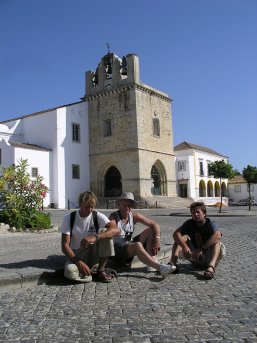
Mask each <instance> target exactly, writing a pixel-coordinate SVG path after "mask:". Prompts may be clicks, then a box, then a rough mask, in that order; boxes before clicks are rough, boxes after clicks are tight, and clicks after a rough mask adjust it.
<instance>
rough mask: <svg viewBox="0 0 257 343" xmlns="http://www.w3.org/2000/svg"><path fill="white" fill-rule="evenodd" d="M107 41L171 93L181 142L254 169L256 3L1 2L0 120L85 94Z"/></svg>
mask: <svg viewBox="0 0 257 343" xmlns="http://www.w3.org/2000/svg"><path fill="white" fill-rule="evenodd" d="M107 42H108V43H109V44H110V46H111V50H112V51H113V52H114V53H115V54H117V55H118V56H120V57H122V56H123V55H126V54H128V53H136V54H137V55H138V56H139V58H140V70H141V80H142V81H143V82H144V83H146V84H148V85H150V86H152V87H154V88H157V89H159V90H161V91H164V92H166V93H168V95H169V96H170V98H172V99H173V102H172V112H173V129H174V144H175V145H176V144H179V143H181V142H182V141H188V142H191V143H194V144H199V145H203V146H206V147H209V148H212V149H214V150H216V151H218V152H219V153H221V154H223V155H225V156H228V157H229V159H230V163H231V164H232V165H233V167H234V168H236V169H238V170H239V171H240V172H241V171H242V169H243V168H244V167H246V166H247V165H248V164H250V165H252V166H257V0H159V1H155V0H130V1H120V0H119V1H118V0H108V1H102V0H101V1H100V0H94V1H91V0H88V1H87V0H0V121H3V120H6V119H11V118H15V117H18V116H23V115H26V114H30V113H34V112H38V111H41V110H45V109H48V108H52V107H57V106H61V105H64V104H68V103H72V102H76V101H79V100H80V98H81V97H82V96H83V95H84V94H85V80H84V73H85V71H87V70H95V69H96V67H97V64H98V63H99V61H100V59H101V57H102V56H103V55H105V54H106V52H107V47H106V43H107Z"/></svg>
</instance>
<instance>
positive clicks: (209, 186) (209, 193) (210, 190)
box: [207, 181, 213, 197]
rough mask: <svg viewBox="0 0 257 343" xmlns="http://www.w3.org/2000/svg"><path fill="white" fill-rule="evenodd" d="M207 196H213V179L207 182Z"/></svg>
mask: <svg viewBox="0 0 257 343" xmlns="http://www.w3.org/2000/svg"><path fill="white" fill-rule="evenodd" d="M207 196H208V197H213V184H212V182H211V181H208V183H207Z"/></svg>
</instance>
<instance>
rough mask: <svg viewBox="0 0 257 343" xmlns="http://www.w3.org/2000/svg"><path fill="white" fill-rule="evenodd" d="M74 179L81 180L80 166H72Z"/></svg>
mask: <svg viewBox="0 0 257 343" xmlns="http://www.w3.org/2000/svg"><path fill="white" fill-rule="evenodd" d="M72 179H73V180H80V165H79V164H72Z"/></svg>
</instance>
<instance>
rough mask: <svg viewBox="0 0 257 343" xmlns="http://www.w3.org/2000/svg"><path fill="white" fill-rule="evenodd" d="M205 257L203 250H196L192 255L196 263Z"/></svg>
mask: <svg viewBox="0 0 257 343" xmlns="http://www.w3.org/2000/svg"><path fill="white" fill-rule="evenodd" d="M202 255H203V251H202V249H201V248H198V249H195V250H194V251H193V253H192V258H193V259H194V260H196V261H198V260H199V259H200V258H201V256H202Z"/></svg>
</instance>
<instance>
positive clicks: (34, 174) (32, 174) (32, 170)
mask: <svg viewBox="0 0 257 343" xmlns="http://www.w3.org/2000/svg"><path fill="white" fill-rule="evenodd" d="M31 176H32V177H38V168H34V167H32V168H31Z"/></svg>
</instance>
